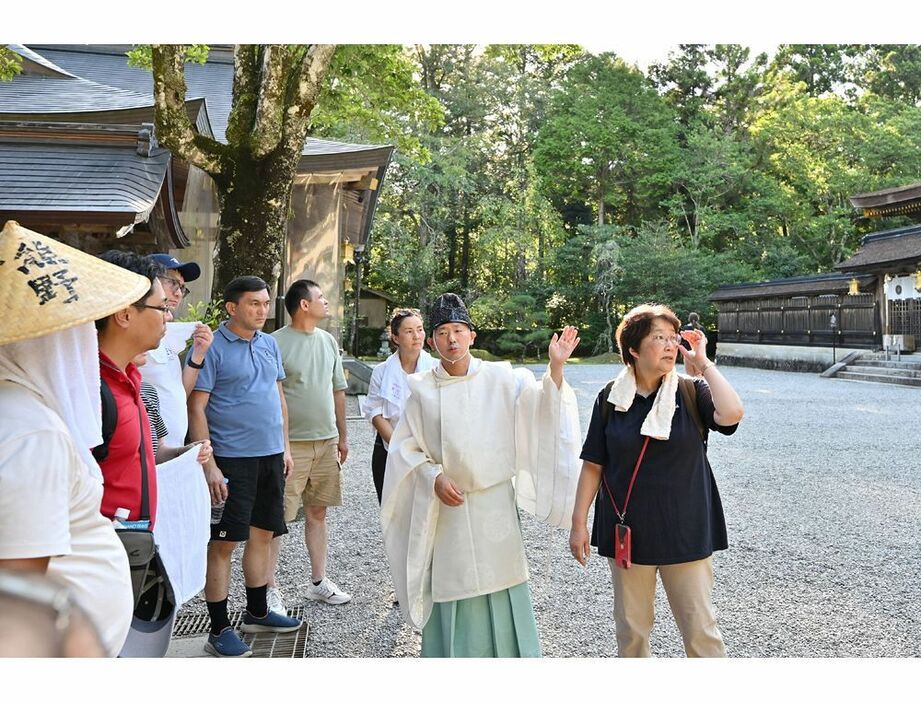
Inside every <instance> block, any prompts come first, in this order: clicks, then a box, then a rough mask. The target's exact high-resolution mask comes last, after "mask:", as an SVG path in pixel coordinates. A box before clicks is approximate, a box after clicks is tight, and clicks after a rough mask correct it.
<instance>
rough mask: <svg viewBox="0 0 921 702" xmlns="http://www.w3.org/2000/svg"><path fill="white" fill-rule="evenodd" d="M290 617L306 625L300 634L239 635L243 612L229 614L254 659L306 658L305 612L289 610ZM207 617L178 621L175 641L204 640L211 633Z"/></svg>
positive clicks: (194, 616)
mask: <svg viewBox="0 0 921 702" xmlns="http://www.w3.org/2000/svg"><path fill="white" fill-rule="evenodd" d="M288 616H290V617H296V618H298V619H300V620H301V621H302V622H304V623H303V624H302V625H301V628H300V629H298V630H297V631H292V632H290V633H287V634H273V633H271V632H264V633H260V634H244V633H242V632H239V626H240V622H241V620H242V619H243V611H242V610H237V611H234V612H228V618H229V619H230V626H232V627H233V628H234V629H237V630H238V632H239V633H241V635H242V637H243V641H245V642H246V644H247V645H248V646H249V647H250V648H251V649H252V650H253V657H254V658H305V657H306V655H307V654H306V651H305V644H306V643H307V633H308V631H309V626H308V624H307V622H306V621H305V619H304V608H303V607H302V606H301V605H298V606H297V607H292V608H291V609H289V610H288ZM210 621H211V620H210V619H209V618H208V614H207V613H204V614H187V615H181V616H179V617H176V625H175V626H174V627H173V638H174V639H181V638H186V637H190V636H202V635H204V634H207V633H208V629H209V627H210Z"/></svg>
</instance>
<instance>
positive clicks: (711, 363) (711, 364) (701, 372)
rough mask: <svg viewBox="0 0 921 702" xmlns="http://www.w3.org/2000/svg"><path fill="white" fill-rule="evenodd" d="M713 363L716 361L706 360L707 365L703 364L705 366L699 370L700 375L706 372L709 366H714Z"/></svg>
mask: <svg viewBox="0 0 921 702" xmlns="http://www.w3.org/2000/svg"><path fill="white" fill-rule="evenodd" d="M715 365H716V363H714V362H713V361H707V365H705V366H704V367H703V368H702V369H701V371H700V375H701V377H703V374H704V373H706V372H707V371H708V370H710V369H711V368H713V366H715Z"/></svg>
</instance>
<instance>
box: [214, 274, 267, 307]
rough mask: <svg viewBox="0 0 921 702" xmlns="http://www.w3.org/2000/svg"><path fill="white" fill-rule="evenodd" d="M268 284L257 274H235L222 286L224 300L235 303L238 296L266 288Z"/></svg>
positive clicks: (237, 300)
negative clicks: (234, 276) (235, 275)
mask: <svg viewBox="0 0 921 702" xmlns="http://www.w3.org/2000/svg"><path fill="white" fill-rule="evenodd" d="M268 289H269V284H268V283H266V282H265V281H264V280H263V279H262V278H260V277H259V276H258V275H241V276H237V277H236V278H234V279H233V280H231V281H230V282H229V283H227V286H226V287H225V288H224V302H232V303H234V304H237V303H238V302H240V298H241V297H243V295H244V294H245V293H248V292H259V291H260V290H268Z"/></svg>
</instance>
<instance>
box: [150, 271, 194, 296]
mask: <svg viewBox="0 0 921 702" xmlns="http://www.w3.org/2000/svg"><path fill="white" fill-rule="evenodd" d="M157 277H158V278H159V279H160V280H162V281H163V282H164V283H166V284H167V285H168V286H169V288H170V291H173V292H175V291H176V290H180V291H182V296H183V297H188V295H189V293H191V292H192V291H191V290H189V289H188V288H187V287H186V286H185V285H183V284H182V283H180V282H179V281H178V280H176V279H175V278H170V277H169V276H168V275H158V276H157Z"/></svg>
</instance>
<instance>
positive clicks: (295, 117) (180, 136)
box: [151, 44, 336, 295]
mask: <svg viewBox="0 0 921 702" xmlns="http://www.w3.org/2000/svg"><path fill="white" fill-rule="evenodd" d="M151 48H152V65H153V79H154V104H155V121H156V128H157V134H158V136H159V138H160V141H161V143H162V144H163V145H164V146H166V147H167V148H168V149H170V150H171V151H172V152H173V154H174V155H176V156H177V157H179V158H182V159H183V160H185V161H187V162H189V163H191V164H193V165H196V166H198V167H199V168H201V169H202V170H204V171H205V172H206V173H208V174H209V175H210V176H211V177H212V178H213V179H214V182H215V184H216V186H217V190H218V197H219V199H220V205H221V227H220V240H219V243H218V256H217V261H216V265H215V276H214V281H213V285H212V290H213V292H214V293H215V294H216V295H219V294H220V293H221V292H222V291H223V289H224V286H225V285H226V284H227V283H228V282H230V281H231V280H232V279H233V278H236V277H237V276H240V275H257V276H259V277H260V278H262V279H263V280H265V281H266V283H268V284H269V286H270V288H272V289H274V285H275V282H276V280H277V278H278V274H279V272H280V270H281V265H282V257H283V255H284V243H285V239H286V237H287V221H288V206H289V201H290V198H291V188H292V184H293V181H294V174H295V171H296V168H297V163H298V161H299V159H300V154H301V149H302V148H303V146H304V139H305V137H306V136H307V130H308V127H309V124H310V113H311V112H312V111H313V108H314V105H315V104H316V101H317V98H318V97H319V94H320V90H321V87H322V85H323V84H324V77H325V75H326V71H327V69H328V68H329V65H330V62H331V61H332V58H333V54H334V53H335V50H336V47H335V46H334V45H320V44H315V45H312V46H297V45H283V46H281V45H238V46H236V47H235V49H234V82H233V101H232V105H231V110H230V114H229V115H228V118H227V132H226V136H227V142H228V143H227V144H220V143H218V142H216V141H215V140H213V139H210V138H208V137H206V136H203V135H201V134H198V133H197V130H196V129H195V127H194V125H193V124H192V123H191V120H190V119H189V116H188V113H187V112H186V109H185V95H186V83H185V74H184V69H183V62H184V54H185V51H184V48H183V47H182V46H181V45H177V44H154V45H152V47H151Z"/></svg>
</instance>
